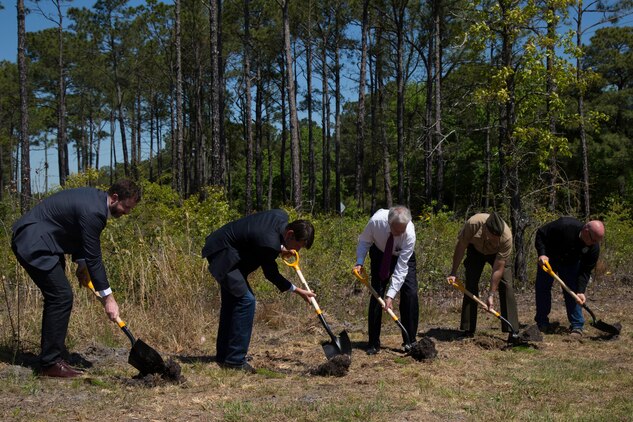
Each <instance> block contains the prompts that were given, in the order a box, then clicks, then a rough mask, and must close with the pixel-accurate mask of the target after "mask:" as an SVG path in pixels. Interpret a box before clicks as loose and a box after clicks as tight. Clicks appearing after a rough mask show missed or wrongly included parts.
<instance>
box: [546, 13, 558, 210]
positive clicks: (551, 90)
mask: <svg viewBox="0 0 633 422" xmlns="http://www.w3.org/2000/svg"><path fill="white" fill-rule="evenodd" d="M548 11H549V12H550V13H549V15H550V16H552V17H553V19H552V20H548V22H547V38H548V41H549V42H548V45H547V58H546V68H547V80H546V90H547V99H546V110H547V117H548V124H549V131H550V133H551V134H552V135H556V116H555V115H554V110H553V107H552V99H553V97H554V95H556V84H555V82H554V58H555V57H556V51H555V50H554V40H555V39H556V36H557V34H556V26H557V24H558V20H557V19H556V10H555V9H554V8H553V7H549V8H548ZM556 155H557V148H555V147H554V148H553V149H552V150H551V153H550V158H549V163H548V166H549V176H550V178H549V179H550V180H549V200H548V206H547V208H548V210H549V211H551V212H553V211H554V210H555V209H556V182H557V180H558V168H557V157H556Z"/></svg>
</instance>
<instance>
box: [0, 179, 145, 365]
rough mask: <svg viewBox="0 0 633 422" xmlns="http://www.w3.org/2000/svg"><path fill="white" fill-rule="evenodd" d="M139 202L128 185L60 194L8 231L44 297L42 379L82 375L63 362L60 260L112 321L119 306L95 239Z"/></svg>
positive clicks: (66, 306)
mask: <svg viewBox="0 0 633 422" xmlns="http://www.w3.org/2000/svg"><path fill="white" fill-rule="evenodd" d="M140 198H141V195H140V191H139V189H138V187H137V186H136V185H135V184H134V183H133V182H131V181H129V180H121V181H119V182H117V183H115V184H114V185H112V186H111V187H110V189H109V190H108V192H104V191H100V190H97V189H95V188H89V187H85V188H76V189H68V190H63V191H61V192H58V193H56V194H54V195H51V196H49V197H48V198H46V199H44V200H43V201H42V202H40V203H39V204H37V205H36V206H35V207H34V208H33V209H31V210H30V211H29V212H27V213H26V214H24V215H23V216H22V217H21V218H20V219H19V220H18V221H17V222H16V223H15V224H14V225H13V238H12V241H11V247H12V249H13V252H14V253H15V256H16V257H17V259H18V261H19V262H20V264H21V265H22V266H23V267H24V269H25V270H26V272H27V273H28V274H29V276H30V277H31V278H32V279H33V281H34V282H35V284H36V285H37V287H39V289H40V290H41V291H42V295H43V296H44V312H43V315H42V339H41V348H42V351H41V354H40V356H39V360H40V366H41V374H42V375H45V376H53V377H64V378H72V377H76V376H78V375H80V374H81V372H79V371H77V370H75V369H73V368H72V367H70V366H69V365H68V363H67V362H66V361H64V360H63V359H62V354H63V353H64V352H65V350H66V347H65V341H66V333H67V331H68V321H69V319H70V312H71V310H72V305H73V291H72V288H71V286H70V283H69V281H68V279H67V278H66V274H65V272H64V268H65V258H64V254H72V258H73V261H75V262H77V264H78V269H77V278H78V279H79V281H80V283H82V284H84V285H85V284H87V282H88V280H92V282H93V284H94V288H95V290H96V291H97V292H98V293H99V295H100V296H101V298H102V299H103V300H102V302H103V305H104V308H105V312H106V314H107V315H108V318H110V319H111V320H112V321H115V320H116V318H117V317H118V316H119V306H118V304H117V303H116V300H115V299H114V296H113V295H112V290H111V289H110V284H109V283H108V278H107V276H106V271H105V267H104V265H103V261H102V258H101V241H100V239H99V237H100V235H101V231H103V229H104V228H105V226H106V222H107V219H108V218H109V217H115V218H118V217H121V216H123V215H125V214H129V213H130V212H131V211H132V208H134V207H135V206H136V204H137V203H138V201H139V200H140ZM88 277H90V278H88Z"/></svg>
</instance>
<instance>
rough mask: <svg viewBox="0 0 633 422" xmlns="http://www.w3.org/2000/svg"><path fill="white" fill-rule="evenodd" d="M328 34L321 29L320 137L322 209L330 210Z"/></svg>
mask: <svg viewBox="0 0 633 422" xmlns="http://www.w3.org/2000/svg"><path fill="white" fill-rule="evenodd" d="M327 40H328V34H327V32H326V31H322V40H321V42H322V46H321V85H322V88H321V94H322V96H321V98H322V101H321V137H322V143H323V149H322V151H323V158H322V162H323V165H322V168H321V171H322V172H323V173H322V177H321V179H322V180H321V183H322V185H323V188H322V189H323V211H324V212H328V211H329V210H330V94H329V89H328V88H329V86H328V77H329V76H328V64H327Z"/></svg>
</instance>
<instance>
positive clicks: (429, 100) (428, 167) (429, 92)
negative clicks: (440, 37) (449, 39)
mask: <svg viewBox="0 0 633 422" xmlns="http://www.w3.org/2000/svg"><path fill="white" fill-rule="evenodd" d="M429 31H430V32H432V30H430V29H429ZM434 42H435V39H434V38H433V37H431V36H430V37H429V44H428V48H429V51H428V54H427V59H426V99H425V102H424V116H425V123H426V124H425V133H424V144H425V148H424V196H425V197H426V203H427V205H431V204H432V203H433V187H434V183H433V157H434V156H435V153H434V151H433V128H434V127H435V125H434V124H433V81H434V77H433V70H434V66H433V61H432V59H431V57H433V51H434Z"/></svg>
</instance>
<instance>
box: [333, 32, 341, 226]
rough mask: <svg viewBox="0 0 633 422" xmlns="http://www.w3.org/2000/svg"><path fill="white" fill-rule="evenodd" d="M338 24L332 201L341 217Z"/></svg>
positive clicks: (335, 55) (335, 59) (335, 57)
mask: <svg viewBox="0 0 633 422" xmlns="http://www.w3.org/2000/svg"><path fill="white" fill-rule="evenodd" d="M340 37H341V30H340V27H339V23H338V22H337V23H336V37H335V45H334V201H336V203H335V209H336V213H337V214H338V215H341V212H342V211H341V63H340V55H341V52H340V45H339V44H340Z"/></svg>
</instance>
